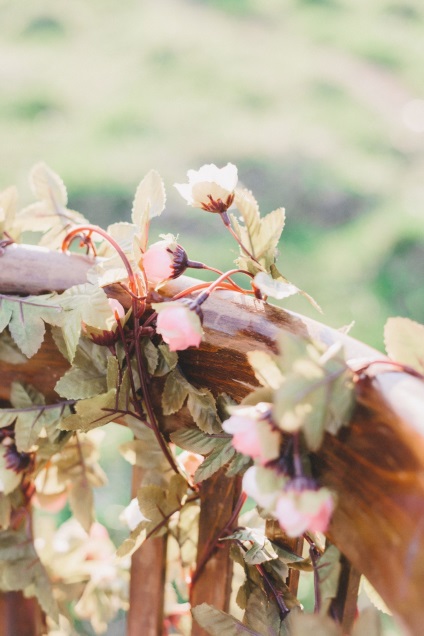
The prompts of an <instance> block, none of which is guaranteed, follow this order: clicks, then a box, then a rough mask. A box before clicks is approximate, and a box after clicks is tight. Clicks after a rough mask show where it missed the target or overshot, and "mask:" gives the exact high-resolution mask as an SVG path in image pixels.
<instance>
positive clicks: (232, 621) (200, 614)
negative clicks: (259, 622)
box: [191, 603, 262, 636]
mask: <svg viewBox="0 0 424 636" xmlns="http://www.w3.org/2000/svg"><path fill="white" fill-rule="evenodd" d="M191 613H192V614H193V618H194V619H195V621H197V623H198V624H199V625H200V627H203V629H205V630H206V631H207V633H208V634H210V635H211V636H239V635H240V634H248V635H249V636H262V634H260V633H258V632H255V631H254V630H252V629H250V628H249V627H246V625H243V623H241V622H240V621H238V620H237V619H236V618H234V617H233V616H230V614H226V613H225V612H221V610H217V609H215V608H214V607H212V605H208V604H207V603H202V604H201V605H197V606H196V607H193V609H192V610H191Z"/></svg>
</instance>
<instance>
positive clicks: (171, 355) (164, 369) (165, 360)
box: [155, 343, 178, 377]
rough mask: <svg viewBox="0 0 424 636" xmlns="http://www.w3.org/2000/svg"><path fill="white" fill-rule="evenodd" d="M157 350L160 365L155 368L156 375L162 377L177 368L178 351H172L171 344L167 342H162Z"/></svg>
mask: <svg viewBox="0 0 424 636" xmlns="http://www.w3.org/2000/svg"><path fill="white" fill-rule="evenodd" d="M157 351H158V365H157V367H156V370H155V376H158V377H161V376H163V375H166V374H167V373H169V372H170V371H172V370H173V369H175V367H176V366H177V363H178V353H177V352H176V351H170V350H169V346H168V345H167V344H165V343H163V344H160V345H159V346H158V348H157Z"/></svg>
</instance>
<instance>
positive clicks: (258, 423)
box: [222, 402, 281, 464]
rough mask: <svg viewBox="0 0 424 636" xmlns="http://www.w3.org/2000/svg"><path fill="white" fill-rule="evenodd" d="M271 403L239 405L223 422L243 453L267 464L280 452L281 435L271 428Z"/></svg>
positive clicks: (236, 446)
mask: <svg viewBox="0 0 424 636" xmlns="http://www.w3.org/2000/svg"><path fill="white" fill-rule="evenodd" d="M270 406H271V405H270V404H267V403H265V402H261V403H259V404H257V405H256V406H248V407H243V406H242V407H239V408H237V409H236V410H235V411H234V414H233V415H232V416H231V417H230V418H229V419H228V420H226V421H225V422H224V423H223V424H222V428H223V429H224V431H225V432H226V433H230V434H231V435H232V436H233V439H232V444H233V446H234V448H235V449H236V450H237V451H238V452H239V453H243V455H249V457H251V458H252V459H258V460H259V462H260V463H261V464H266V463H267V462H269V461H270V460H271V459H276V458H277V457H278V455H279V454H280V442H281V436H280V433H279V431H276V430H273V429H272V428H271V424H270V421H269V419H268V417H269V412H270Z"/></svg>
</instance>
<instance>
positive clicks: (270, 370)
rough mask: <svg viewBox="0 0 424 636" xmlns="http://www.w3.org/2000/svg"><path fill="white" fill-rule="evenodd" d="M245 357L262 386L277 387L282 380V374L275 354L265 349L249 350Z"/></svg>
mask: <svg viewBox="0 0 424 636" xmlns="http://www.w3.org/2000/svg"><path fill="white" fill-rule="evenodd" d="M247 359H248V361H249V364H250V366H251V367H252V369H253V370H254V372H255V376H256V379H257V380H258V382H260V383H261V384H262V386H265V387H271V389H278V387H279V386H280V384H281V383H282V382H283V380H284V376H283V374H282V373H281V370H280V368H279V366H278V364H277V361H276V359H275V356H272V355H270V354H269V353H266V352H265V351H249V352H248V353H247Z"/></svg>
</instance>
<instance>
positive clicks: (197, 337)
mask: <svg viewBox="0 0 424 636" xmlns="http://www.w3.org/2000/svg"><path fill="white" fill-rule="evenodd" d="M152 307H153V309H155V310H156V311H157V313H158V318H157V323H156V331H157V333H159V334H160V335H161V336H162V338H163V340H164V342H166V343H167V344H168V345H169V349H170V350H171V351H181V350H183V349H187V348H188V347H192V346H193V347H198V346H199V344H200V342H201V340H202V333H203V330H202V324H201V322H200V318H199V316H198V315H197V313H196V312H195V311H194V310H193V309H190V308H189V307H188V306H187V305H185V304H184V303H178V302H169V303H153V304H152Z"/></svg>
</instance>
